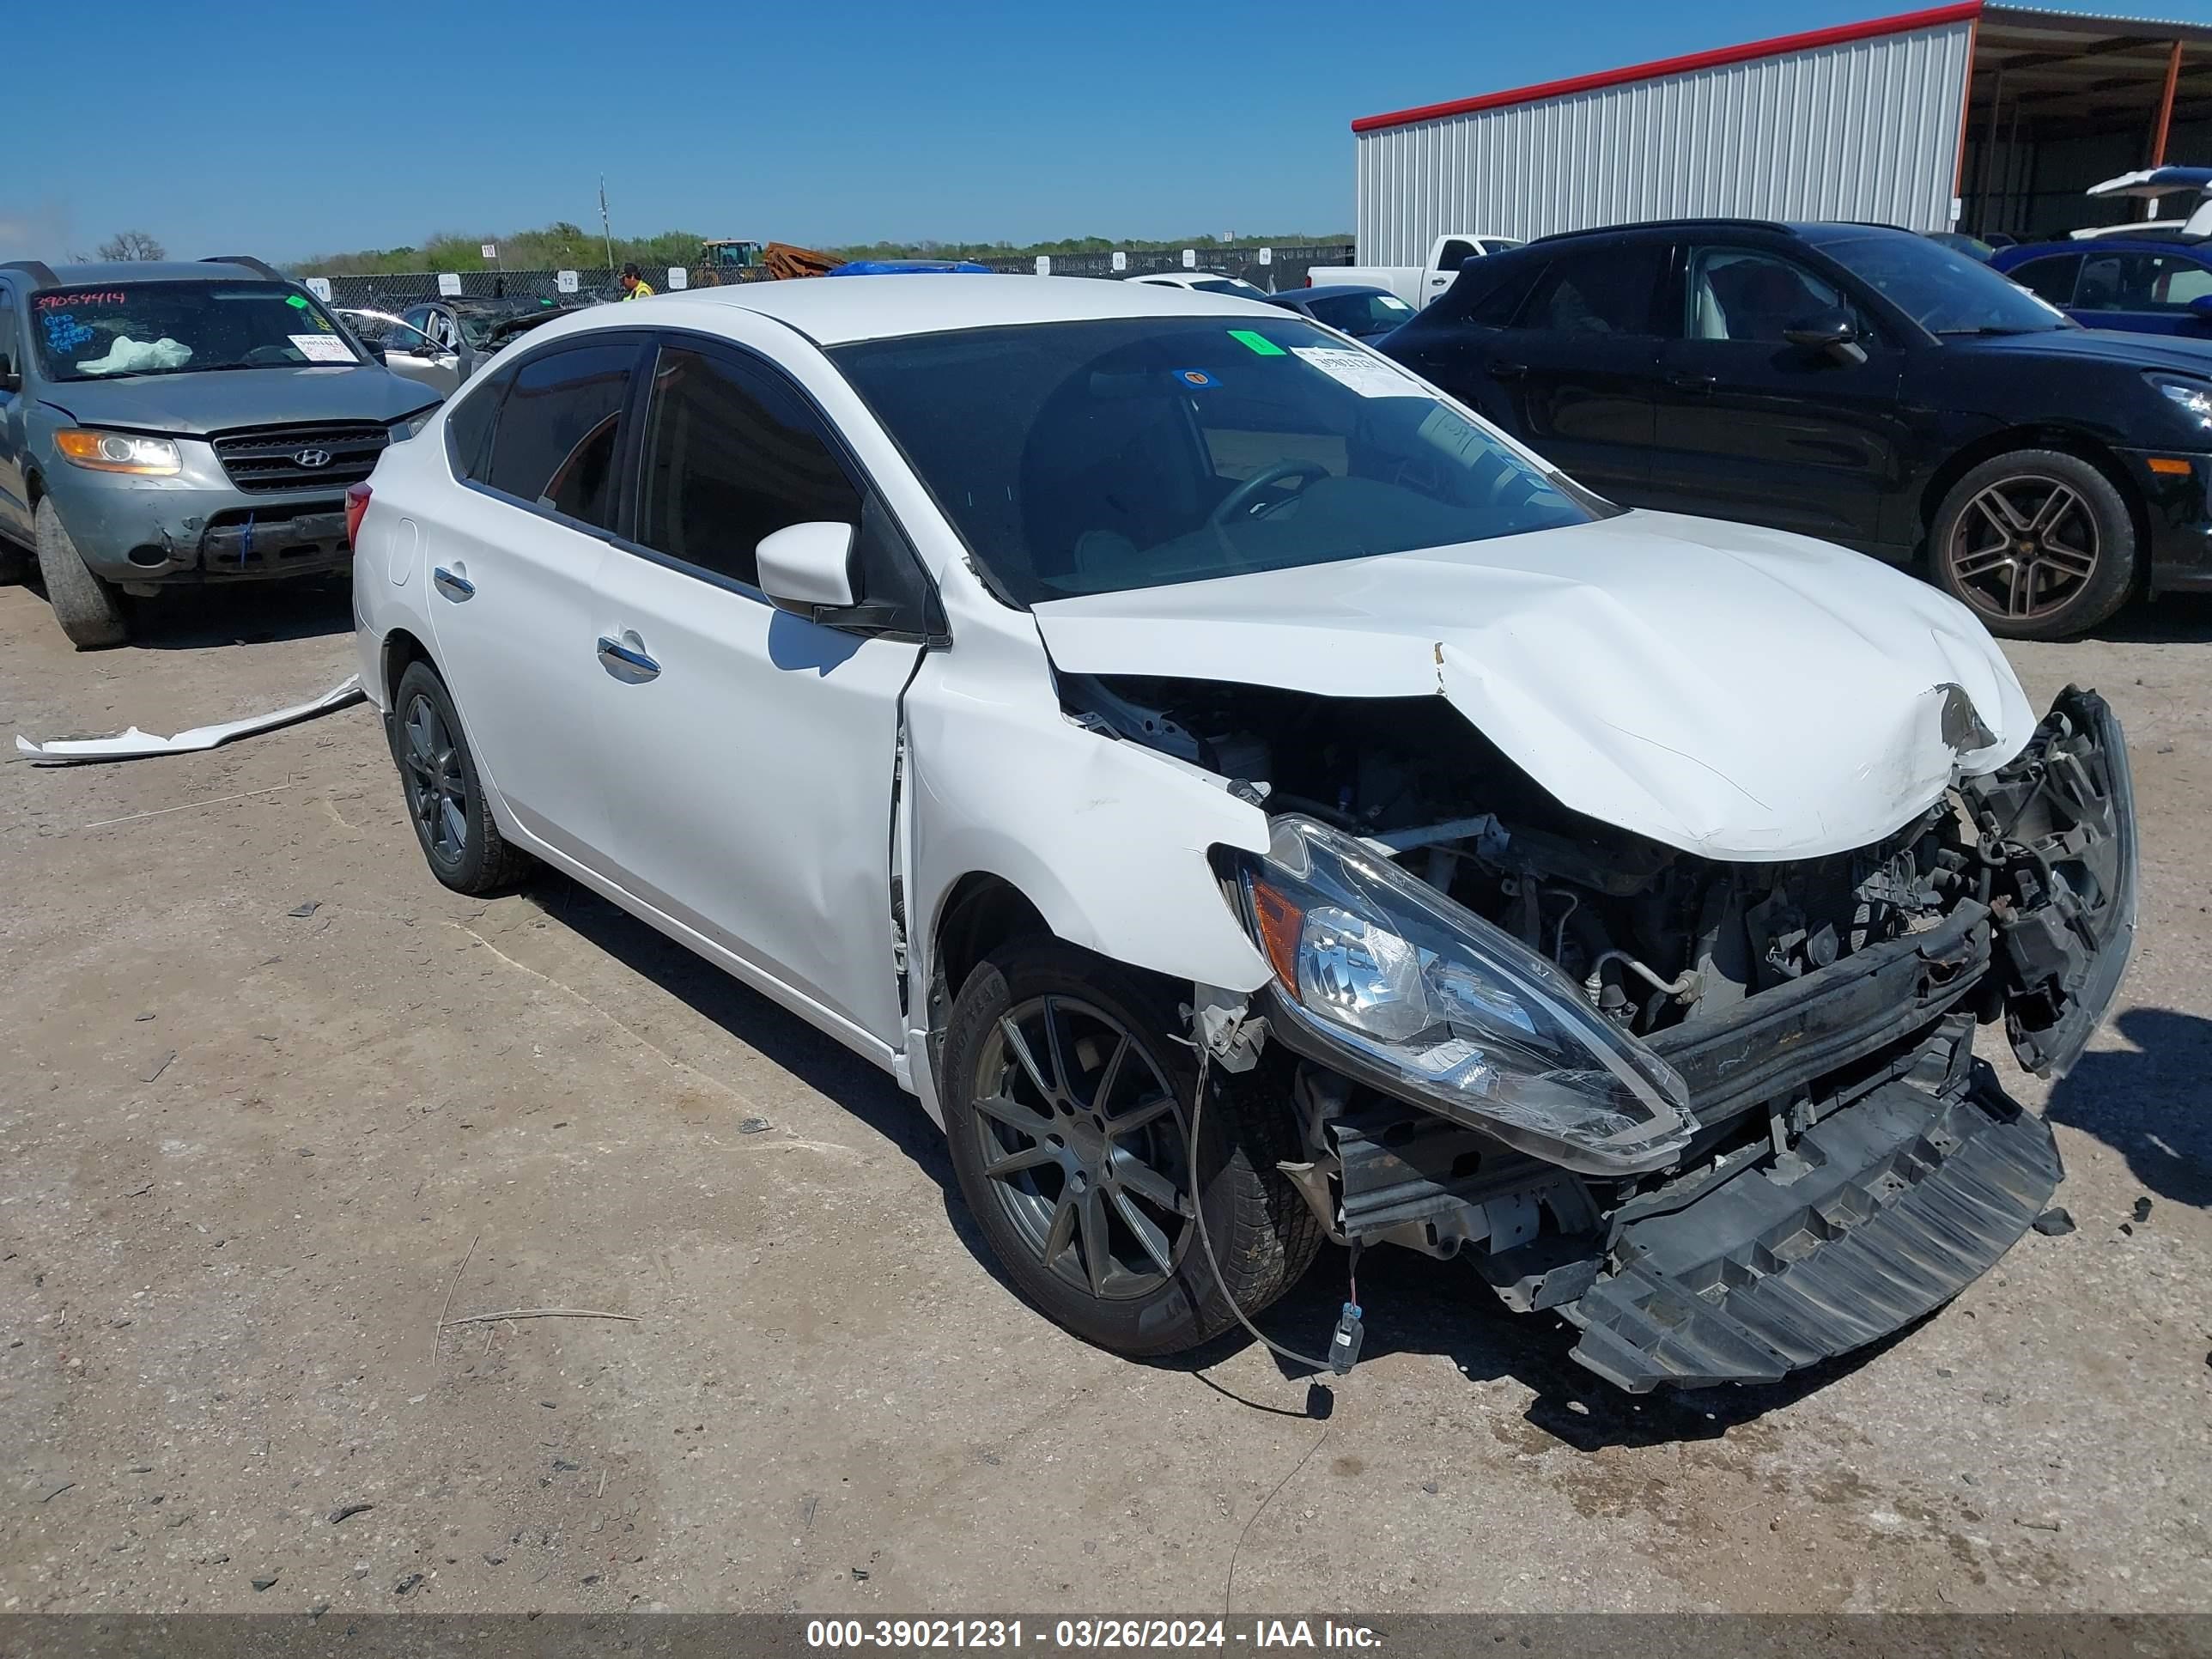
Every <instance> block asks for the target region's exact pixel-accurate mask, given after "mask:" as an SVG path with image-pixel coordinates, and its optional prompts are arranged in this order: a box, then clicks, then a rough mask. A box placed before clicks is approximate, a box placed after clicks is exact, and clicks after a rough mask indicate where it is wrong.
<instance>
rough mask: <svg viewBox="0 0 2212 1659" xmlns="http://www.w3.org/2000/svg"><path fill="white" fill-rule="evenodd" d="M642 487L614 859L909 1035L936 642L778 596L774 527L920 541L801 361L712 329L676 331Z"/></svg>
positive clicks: (605, 706) (700, 922) (614, 739)
mask: <svg viewBox="0 0 2212 1659" xmlns="http://www.w3.org/2000/svg"><path fill="white" fill-rule="evenodd" d="M636 503H637V504H636V509H635V524H634V529H633V531H632V538H633V539H632V540H630V541H629V542H626V543H623V544H619V545H617V546H616V547H614V548H612V549H611V550H610V551H609V554H608V556H607V561H606V562H605V565H604V566H603V567H602V568H601V573H600V577H599V584H598V587H597V592H596V594H595V597H594V604H595V609H594V612H593V615H594V618H595V623H596V638H595V641H594V644H595V647H596V649H597V650H598V652H599V667H598V668H597V670H596V671H595V672H594V674H593V676H592V681H593V685H594V687H595V690H596V696H595V700H594V701H595V705H596V713H595V715H594V719H595V722H596V725H597V727H598V729H599V732H601V733H602V734H603V736H604V739H605V755H606V758H605V765H604V768H603V770H602V774H601V780H602V782H603V783H604V785H605V790H606V793H607V799H608V811H609V815H610V819H611V823H610V840H609V843H608V848H609V864H610V866H611V872H612V873H613V875H614V878H615V879H616V880H617V881H619V882H621V883H622V884H623V886H624V887H625V888H626V889H627V890H629V891H630V892H631V893H633V894H634V895H635V896H637V897H638V898H640V899H641V900H643V901H644V902H646V903H647V904H650V905H652V906H653V908H656V909H659V911H661V912H662V913H663V914H665V915H668V916H671V917H672V918H674V919H675V920H676V921H678V922H680V923H682V924H683V925H684V926H685V927H690V928H692V929H694V930H696V932H698V933H702V934H703V935H704V936H705V937H706V938H707V939H709V940H711V941H712V942H714V944H716V945H720V946H721V947H722V948H723V949H725V950H726V951H731V952H732V953H733V954H734V955H736V956H737V957H739V958H740V959H742V960H743V961H744V962H745V963H749V964H750V965H751V966H752V967H754V968H755V969H757V970H758V971H759V972H760V974H761V975H763V976H764V977H766V978H768V979H770V980H773V981H775V982H776V983H778V984H780V985H781V986H784V987H788V988H789V989H790V990H791V991H793V992H795V993H797V994H798V995H799V996H800V997H802V998H804V999H805V1000H807V1001H808V1002H809V1003H811V1005H813V1006H814V1007H815V1008H816V1009H817V1011H819V1012H820V1013H822V1014H823V1015H826V1016H827V1017H828V1020H829V1023H831V1024H836V1025H839V1026H842V1027H844V1028H846V1029H848V1030H856V1031H858V1032H860V1033H863V1034H865V1035H866V1036H869V1037H872V1038H873V1039H875V1040H876V1041H877V1042H881V1043H883V1044H884V1045H886V1046H887V1047H890V1048H898V1047H900V1046H902V1042H903V1024H904V1021H903V1018H902V1013H901V1010H900V1006H899V1000H898V975H897V968H896V958H895V955H894V948H895V947H894V937H893V929H892V921H891V915H892V895H891V889H890V858H891V802H892V793H893V780H894V777H895V775H896V767H897V747H898V733H899V698H900V696H901V694H902V692H903V691H904V690H905V687H906V684H907V682H908V679H910V678H912V677H913V674H914V671H915V665H916V664H917V662H918V661H919V660H920V658H921V650H922V647H921V645H919V644H917V643H914V642H911V641H905V642H902V641H896V640H893V639H890V638H884V637H868V636H864V635H859V634H854V633H847V632H843V631H841V630H839V629H833V628H829V627H824V626H822V625H820V624H817V623H814V622H812V621H811V620H808V619H806V618H805V617H799V616H795V615H793V614H792V613H791V612H789V611H781V610H779V609H777V608H776V607H775V605H771V604H769V601H768V599H767V598H766V596H765V595H763V593H762V592H761V591H760V588H759V586H758V571H757V565H756V562H755V555H754V550H755V548H756V547H757V545H758V544H759V543H760V541H761V538H763V537H765V536H767V535H769V534H770V533H772V532H775V531H777V530H781V529H783V528H784V527H785V526H788V525H793V524H802V523H809V522H815V521H820V520H834V521H837V522H841V523H846V524H850V525H853V526H855V528H856V532H857V537H856V540H857V543H858V545H859V550H858V554H857V556H858V557H859V559H860V562H861V563H862V565H863V567H864V568H866V567H867V566H868V565H869V564H870V563H872V562H873V561H876V560H878V559H881V558H884V557H897V556H906V557H911V555H910V554H906V553H904V551H903V546H902V544H900V543H899V542H898V536H897V532H896V528H895V526H893V525H892V524H891V522H890V520H889V518H888V516H887V515H885V514H884V513H883V512H882V511H881V509H880V508H879V507H876V506H875V505H874V504H873V503H872V501H871V500H870V492H869V491H868V489H867V487H866V482H865V481H864V480H863V479H861V478H860V477H858V476H857V475H856V473H855V471H854V469H852V468H851V467H849V466H848V465H847V463H846V462H845V461H844V460H843V459H842V455H841V453H840V451H839V449H838V448H837V447H836V445H834V444H833V442H832V441H830V439H829V435H828V434H827V433H826V432H825V430H824V428H823V424H822V422H821V420H820V417H819V416H817V414H816V413H815V411H814V410H813V408H812V406H811V404H809V403H808V402H807V401H806V400H805V398H803V397H802V396H801V395H800V394H799V392H797V391H796V390H795V389H794V388H793V386H791V385H790V383H789V382H788V381H787V380H785V379H784V378H783V377H782V375H781V371H779V370H776V369H775V368H770V367H769V365H768V364H767V363H766V362H764V361H763V360H762V359H761V358H758V357H756V356H751V355H750V354H749V353H747V352H745V351H744V350H743V349H739V348H737V347H734V346H731V345H727V344H724V343H719V342H714V341H708V340H704V339H701V338H698V337H690V336H683V335H670V336H668V337H665V339H664V342H663V343H662V345H661V348H660V352H659V363H658V368H657V369H656V371H655V373H654V375H653V386H652V395H651V400H650V404H649V406H648V409H647V414H646V416H645V428H644V433H643V439H642V447H641V452H640V454H639V460H638V471H637V487H636ZM895 544H896V545H895Z"/></svg>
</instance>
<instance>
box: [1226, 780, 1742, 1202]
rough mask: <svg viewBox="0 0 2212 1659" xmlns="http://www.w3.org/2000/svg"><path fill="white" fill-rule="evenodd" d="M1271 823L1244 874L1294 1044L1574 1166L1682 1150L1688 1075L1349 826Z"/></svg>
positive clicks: (1592, 1168)
mask: <svg viewBox="0 0 2212 1659" xmlns="http://www.w3.org/2000/svg"><path fill="white" fill-rule="evenodd" d="M1270 827H1271V829H1272V832H1273V833H1272V836H1271V842H1270V845H1269V847H1268V849H1267V855H1266V856H1265V857H1264V858H1248V859H1246V860H1244V862H1243V866H1242V867H1241V870H1240V872H1239V888H1240V892H1241V896H1242V898H1243V921H1244V925H1245V928H1246V931H1247V932H1248V933H1250V934H1251V936H1252V939H1253V942H1254V943H1255V944H1256V945H1258V946H1259V947H1260V950H1261V954H1263V955H1264V956H1265V957H1267V961H1268V963H1269V965H1270V966H1271V967H1273V969H1274V972H1275V980H1276V984H1275V990H1276V992H1277V995H1276V998H1275V1004H1276V1006H1277V1008H1278V1010H1279V1014H1280V1017H1281V1018H1280V1019H1279V1021H1278V1031H1279V1036H1281V1038H1282V1040H1283V1041H1284V1042H1285V1043H1286V1044H1287V1045H1288V1046H1289V1047H1291V1048H1294V1049H1297V1050H1298V1051H1299V1052H1301V1053H1304V1054H1308V1055H1309V1056H1310V1057H1312V1058H1316V1059H1319V1060H1322V1061H1323V1063H1325V1064H1328V1065H1331V1066H1334V1067H1336V1068H1337V1069H1338V1070H1340V1071H1342V1072H1344V1073H1346V1075H1347V1076H1351V1077H1354V1078H1357V1079H1359V1080H1361V1081H1364V1082H1367V1083H1370V1084H1372V1085H1374V1086H1376V1087H1377V1088H1380V1089H1382V1090H1383V1091H1385V1092H1387V1093H1389V1094H1393V1095H1395V1096H1398V1097H1401V1098H1402V1099H1407V1100H1411V1101H1413V1102H1416V1103H1419V1104H1420V1105H1423V1106H1425V1107H1427V1108H1429V1109H1431V1110H1433V1111H1436V1112H1438V1113H1440V1114H1442V1115H1443V1116H1445V1117H1449V1118H1452V1119H1455V1120H1456V1121H1460V1122H1462V1123H1465V1124H1467V1125H1468V1126H1469V1127H1473V1128H1477V1129H1480V1130H1482V1131H1483V1132H1485V1133H1488V1134H1492V1135H1495V1136H1496V1137H1498V1139H1500V1140H1503V1141H1504V1142H1505V1143H1506V1144H1507V1145H1509V1146H1516V1147H1518V1148H1520V1149H1521V1150H1522V1151H1523V1152H1528V1153H1531V1154H1533V1155H1534V1156H1535V1157H1538V1158H1544V1159H1547V1161H1549V1162H1551V1163H1554V1164H1560V1165H1563V1166H1564V1167H1565V1168H1567V1169H1571V1170H1581V1171H1583V1173H1585V1174H1591V1175H1625V1174H1632V1173H1635V1172H1637V1171H1639V1170H1655V1169H1660V1168H1663V1167H1664V1166H1666V1165H1667V1164H1669V1163H1671V1162H1673V1161H1674V1159H1675V1158H1677V1157H1679V1156H1680V1153H1681V1152H1682V1150H1683V1148H1684V1147H1685V1146H1687V1145H1688V1144H1689V1141H1690V1137H1691V1136H1692V1134H1694V1133H1696V1132H1697V1127H1698V1125H1697V1120H1696V1119H1695V1117H1693V1116H1692V1114H1691V1111H1690V1101H1689V1089H1688V1086H1687V1085H1686V1084H1684V1083H1683V1081H1682V1079H1681V1078H1680V1076H1678V1075H1677V1074H1676V1073H1675V1072H1674V1068H1673V1067H1672V1066H1668V1064H1667V1062H1666V1061H1665V1060H1662V1059H1660V1058H1659V1056H1658V1055H1657V1054H1654V1053H1653V1052H1652V1051H1651V1050H1650V1048H1646V1047H1645V1046H1644V1044H1643V1043H1641V1042H1638V1041H1637V1040H1636V1039H1635V1037H1633V1036H1631V1035H1629V1034H1628V1033H1626V1032H1625V1031H1621V1030H1616V1029H1615V1028H1614V1027H1613V1026H1612V1025H1610V1024H1607V1022H1606V1021H1604V1020H1603V1019H1601V1018H1599V1016H1598V1014H1597V1012H1596V1011H1595V1009H1593V1008H1592V1007H1591V1006H1590V1005H1589V1000H1588V999H1587V998H1585V997H1584V996H1583V993H1582V990H1581V988H1580V987H1577V985H1576V984H1575V983H1574V981H1572V980H1571V979H1569V978H1568V977H1567V976H1566V975H1565V974H1563V973H1561V972H1560V971H1559V969H1557V968H1556V967H1554V966H1553V964H1552V963H1549V962H1547V961H1546V960H1545V959H1544V958H1543V957H1540V956H1538V955H1537V954H1536V953H1535V952H1534V951H1531V950H1529V949H1528V947H1527V946H1526V945H1522V943H1521V941H1520V940H1519V939H1515V938H1514V937H1513V936H1512V935H1511V934H1510V933H1505V932H1504V930H1502V929H1500V928H1498V927H1493V926H1492V925H1491V924H1490V923H1489V922H1486V921H1484V920H1483V919H1482V918H1481V917H1480V916H1478V915H1475V914H1474V912H1473V911H1471V910H1469V909H1467V908H1465V907H1464V906H1462V905H1459V904H1455V903H1454V902H1452V901H1451V900H1450V899H1449V898H1447V897H1446V896H1444V895H1443V894H1442V893H1440V892H1438V891H1437V890H1436V889H1435V888H1433V887H1431V886H1430V885H1429V884H1427V883H1426V882H1424V881H1420V880H1418V879H1416V878H1414V877H1413V876H1410V875H1408V874H1407V873H1406V872H1404V871H1403V870H1401V869H1400V868H1398V866H1396V865H1395V864H1393V863H1392V862H1391V861H1390V860H1389V859H1388V858H1386V857H1384V856H1383V854H1380V853H1376V852H1374V851H1372V850H1370V848H1367V847H1366V846H1364V844H1362V843H1361V842H1358V841H1356V840H1354V839H1353V838H1352V837H1351V836H1346V835H1344V834H1342V833H1340V831H1338V830H1335V829H1330V828H1329V827H1328V825H1326V824H1324V823H1320V822H1318V821H1317V820H1316V819H1313V818H1309V817H1301V816H1298V815H1297V814H1294V813H1293V814H1285V816H1283V817H1277V818H1274V819H1272V820H1271V821H1270ZM1285 1025H1287V1027H1288V1028H1289V1029H1283V1028H1284V1026H1285Z"/></svg>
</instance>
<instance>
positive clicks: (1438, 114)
mask: <svg viewBox="0 0 2212 1659" xmlns="http://www.w3.org/2000/svg"><path fill="white" fill-rule="evenodd" d="M1980 15H1982V0H1961V3H1958V4H1954V5H1948V6H1931V7H1929V9H1927V10H1925V11H1908V12H1901V13H1899V15H1896V16H1894V17H1875V18H1870V19H1869V20H1868V21H1865V22H1863V23H1842V24H1838V26H1837V27H1834V28H1826V29H1808V30H1807V31H1806V32H1805V33H1802V34H1778V35H1776V36H1775V37H1774V38H1773V39H1772V40H1753V41H1750V42H1748V43H1747V44H1746V45H1743V46H1721V47H1718V48H1717V49H1716V50H1714V51H1711V52H1690V53H1688V54H1687V55H1686V56H1684V57H1680V58H1660V59H1659V60H1658V61H1657V62H1656V63H1650V64H1631V65H1629V67H1627V68H1626V69H1616V70H1599V71H1598V72H1597V73H1596V74H1595V75H1577V76H1574V77H1573V78H1572V79H1571V80H1566V81H1547V82H1544V83H1543V84H1541V86H1534V87H1516V88H1514V89H1513V90H1512V91H1510V92H1489V93H1485V94H1483V95H1482V96H1481V97H1480V98H1457V99H1454V100H1452V101H1451V102H1449V103H1448V104H1424V105H1423V106H1421V107H1420V108H1419V109H1401V110H1394V111H1392V112H1390V113H1389V114H1388V115H1363V116H1361V117H1360V118H1358V120H1356V121H1354V122H1353V123H1352V131H1354V132H1373V131H1376V129H1378V128H1381V127H1402V126H1407V125H1411V124H1412V123H1413V122H1415V121H1434V120H1437V119H1440V118H1443V117H1444V116H1447V115H1468V114H1472V113H1473V112H1475V111H1476V110H1484V109H1503V108H1504V107H1505V106H1507V105H1509V104H1533V103H1534V102H1536V101H1537V100H1540V99H1544V98H1565V97H1567V96H1569V95H1570V94H1574V93H1577V92H1595V91H1596V90H1597V89H1598V88H1601V87H1619V86H1626V85H1627V84H1628V83H1629V82H1632V81H1653V80H1656V79H1658V78H1659V77H1660V76H1662V75H1686V74H1688V73H1689V72H1690V71H1691V70H1704V69H1717V68H1719V67H1720V66H1721V65H1722V64H1742V63H1747V62H1749V61H1750V60H1751V59H1752V58H1779V57H1781V56H1783V55H1784V54H1785V53H1788V52H1810V51H1812V50H1813V49H1814V47H1816V46H1842V45H1844V43H1845V42H1846V41H1850V40H1872V39H1874V38H1875V36H1876V35H1882V34H1906V33H1911V31H1912V30H1914V29H1931V28H1939V27H1942V25H1944V24H1946V23H1964V22H1966V21H1970V20H1971V19H1973V18H1977V17H1979V16H1980Z"/></svg>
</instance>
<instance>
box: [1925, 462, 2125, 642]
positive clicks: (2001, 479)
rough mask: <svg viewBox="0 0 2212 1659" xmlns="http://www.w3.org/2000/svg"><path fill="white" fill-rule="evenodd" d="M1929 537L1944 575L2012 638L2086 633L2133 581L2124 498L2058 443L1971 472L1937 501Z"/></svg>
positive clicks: (1944, 581) (1959, 595) (1955, 593)
mask: <svg viewBox="0 0 2212 1659" xmlns="http://www.w3.org/2000/svg"><path fill="white" fill-rule="evenodd" d="M1929 551H1930V554H1931V557H1932V562H1933V564H1934V566H1935V576H1936V583H1937V585H1938V586H1941V587H1942V588H1943V589H1944V591H1946V592H1948V593H1949V594H1950V595H1951V596H1952V598H1954V599H1959V600H1961V601H1963V602H1964V603H1965V604H1966V605H1967V606H1968V607H1969V608H1971V609H1972V611H1973V612H1974V614H1975V615H1976V616H1978V617H1980V618H1981V619H1982V622H1983V624H1984V626H1985V627H1987V628H1988V629H1989V630H1990V632H1991V633H1992V634H1996V635H2001V636H2002V637H2004V638H2006V639H2015V640H2062V639H2069V638H2071V637H2073V636H2074V635H2077V634H2083V633H2087V631H2088V630H2089V629H2092V628H2094V627H2095V626H2096V625H2097V624H2098V623H2100V622H2102V621H2104V620H2105V619H2106V617H2109V616H2111V615H2112V613H2113V612H2114V611H2118V609H2119V608H2120V606H2121V605H2124V604H2125V603H2126V601H2127V597H2128V592H2129V590H2130V588H2131V587H2132V586H2134V583H2135V577H2136V531H2135V520H2133V518H2132V517H2131V516H2130V514H2129V512H2128V504H2127V502H2126V501H2125V500H2124V499H2123V498H2122V496H2121V495H2120V492H2119V489H2118V487H2117V486H2116V485H2115V484H2114V483H2112V480H2111V479H2110V478H2108V477H2106V476H2105V475H2104V474H2103V473H2102V472H2100V471H2098V470H2097V469H2096V468H2095V467H2093V466H2092V465H2090V464H2089V463H2088V462H2087V461H2085V460H2083V459H2081V458H2080V457H2079V456H2075V455H2069V454H2066V453H2063V452H2061V451H2058V450H2049V449H2022V450H2015V451H2014V452H2013V453H2011V454H2008V455H2000V456H1998V457H1997V458H1996V459H1994V460H1990V461H1984V463H1983V464H1982V465H1979V466H1978V467H1976V468H1975V469H1974V470H1973V471H1971V472H1969V473H1967V474H1966V477H1963V478H1961V479H1960V480H1959V482H1958V483H1956V484H1955V485H1954V486H1953V487H1952V489H1951V493H1950V494H1949V495H1946V496H1945V497H1944V498H1943V504H1942V507H1939V508H1938V509H1937V510H1936V523H1935V526H1934V527H1933V530H1932V532H1931V533H1930V535H1929Z"/></svg>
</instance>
